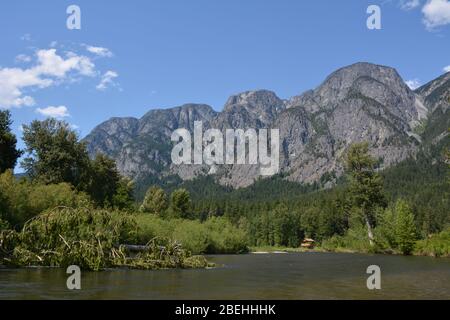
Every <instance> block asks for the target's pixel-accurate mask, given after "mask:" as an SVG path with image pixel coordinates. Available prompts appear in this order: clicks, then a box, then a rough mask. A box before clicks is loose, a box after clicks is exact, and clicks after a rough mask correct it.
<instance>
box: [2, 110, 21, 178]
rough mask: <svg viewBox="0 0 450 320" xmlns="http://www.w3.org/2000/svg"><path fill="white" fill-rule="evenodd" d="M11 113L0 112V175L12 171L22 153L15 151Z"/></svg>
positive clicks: (15, 140) (15, 141) (15, 142)
mask: <svg viewBox="0 0 450 320" xmlns="http://www.w3.org/2000/svg"><path fill="white" fill-rule="evenodd" d="M11 124H12V120H11V113H10V112H9V111H8V110H6V111H2V110H0V173H3V172H5V171H6V170H8V169H14V167H15V166H16V163H17V159H18V158H19V157H20V156H21V155H22V151H19V150H17V148H16V144H17V139H16V136H15V135H14V134H13V133H11Z"/></svg>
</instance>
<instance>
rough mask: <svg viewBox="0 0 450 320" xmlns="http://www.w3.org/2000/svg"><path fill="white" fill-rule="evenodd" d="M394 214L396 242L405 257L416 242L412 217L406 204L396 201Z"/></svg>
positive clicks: (415, 231)
mask: <svg viewBox="0 0 450 320" xmlns="http://www.w3.org/2000/svg"><path fill="white" fill-rule="evenodd" d="M395 213H396V217H395V226H396V228H395V234H396V242H397V245H398V248H399V249H400V251H401V252H402V253H403V254H405V255H409V254H411V252H412V251H413V249H414V245H415V243H416V240H417V230H416V224H415V222H414V215H413V213H412V210H411V208H410V206H409V205H408V203H406V202H405V201H403V200H399V201H397V203H396V205H395Z"/></svg>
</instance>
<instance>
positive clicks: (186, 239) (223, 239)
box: [136, 214, 248, 254]
mask: <svg viewBox="0 0 450 320" xmlns="http://www.w3.org/2000/svg"><path fill="white" fill-rule="evenodd" d="M136 221H137V225H138V230H137V242H138V243H140V244H144V243H146V242H148V241H150V240H151V239H154V238H159V237H163V238H168V239H172V240H174V241H177V242H180V243H181V244H182V245H183V247H184V248H186V249H187V250H189V251H191V252H192V253H193V254H204V253H210V254H218V253H243V252H247V251H248V248H247V241H246V235H245V232H243V231H242V230H240V229H238V228H236V227H234V226H233V225H232V224H231V223H230V222H229V221H228V220H227V219H226V218H211V219H209V220H207V221H205V222H204V223H201V222H200V221H193V220H184V219H171V220H164V219H162V218H159V217H158V216H155V215H146V214H139V215H138V216H137V217H136Z"/></svg>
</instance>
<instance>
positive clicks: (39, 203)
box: [0, 171, 90, 228]
mask: <svg viewBox="0 0 450 320" xmlns="http://www.w3.org/2000/svg"><path fill="white" fill-rule="evenodd" d="M0 190H1V193H2V196H3V198H4V200H3V201H2V203H3V207H4V208H0V210H3V218H4V219H6V220H7V221H9V222H10V224H11V225H12V226H14V227H16V228H20V227H21V226H22V225H23V224H24V223H25V222H26V221H27V220H29V219H31V218H33V217H35V216H36V215H38V214H39V213H41V212H43V211H45V210H47V209H52V208H55V207H59V206H65V207H78V206H89V205H90V200H89V197H88V196H87V195H85V194H84V193H78V192H76V191H75V190H74V189H73V187H72V186H71V185H69V184H67V183H60V184H54V185H44V184H39V183H32V182H30V181H28V180H26V179H21V180H17V179H16V178H15V177H14V175H13V174H12V171H7V172H5V173H4V174H2V175H0Z"/></svg>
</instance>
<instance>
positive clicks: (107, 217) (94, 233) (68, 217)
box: [0, 208, 208, 271]
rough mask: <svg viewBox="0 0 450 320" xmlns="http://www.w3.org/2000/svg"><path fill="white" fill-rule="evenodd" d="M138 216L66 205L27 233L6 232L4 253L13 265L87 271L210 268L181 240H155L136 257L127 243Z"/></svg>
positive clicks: (0, 239)
mask: <svg viewBox="0 0 450 320" xmlns="http://www.w3.org/2000/svg"><path fill="white" fill-rule="evenodd" d="M135 230H136V223H135V220H134V217H133V216H131V215H128V214H124V213H123V212H113V213H110V212H108V211H105V210H93V209H89V208H85V209H76V210H74V209H69V208H60V209H55V210H52V211H48V212H45V213H43V214H41V215H39V216H37V217H36V218H34V219H32V220H31V221H29V222H27V223H26V224H25V226H24V228H23V230H22V231H21V232H15V231H2V232H1V233H0V258H3V262H4V263H6V264H9V265H13V266H55V267H67V266H69V265H78V266H80V267H81V268H82V269H85V270H94V271H98V270H102V269H105V268H109V267H131V268H140V269H157V268H175V267H177V268H190V267H206V266H207V265H208V264H207V262H206V260H205V259H201V258H193V257H191V255H190V254H189V253H188V252H187V251H186V250H184V249H183V248H182V247H181V245H180V244H179V243H177V242H174V241H169V240H165V239H153V240H152V241H150V242H149V243H148V244H147V246H146V247H145V248H144V249H143V250H140V252H139V253H138V254H135V255H133V256H131V255H130V253H129V252H128V247H127V246H125V245H123V244H124V243H125V242H127V241H129V240H130V239H133V238H135Z"/></svg>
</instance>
